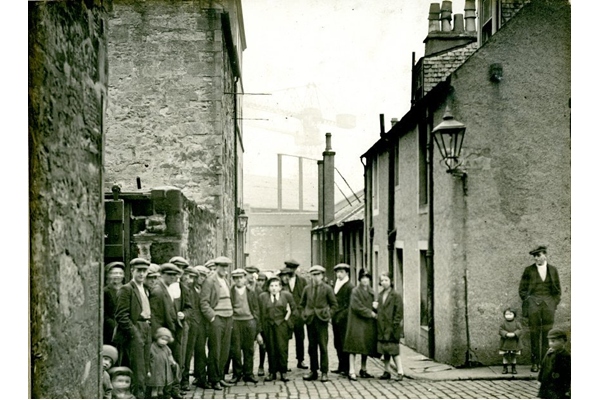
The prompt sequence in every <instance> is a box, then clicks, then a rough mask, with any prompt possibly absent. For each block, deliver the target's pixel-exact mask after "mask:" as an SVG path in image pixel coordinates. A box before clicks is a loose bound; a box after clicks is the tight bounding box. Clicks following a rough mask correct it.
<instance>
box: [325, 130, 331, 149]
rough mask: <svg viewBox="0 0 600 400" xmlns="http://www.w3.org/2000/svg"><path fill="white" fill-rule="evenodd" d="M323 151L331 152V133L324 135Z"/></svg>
mask: <svg viewBox="0 0 600 400" xmlns="http://www.w3.org/2000/svg"><path fill="white" fill-rule="evenodd" d="M325 151H331V132H327V133H326V134H325Z"/></svg>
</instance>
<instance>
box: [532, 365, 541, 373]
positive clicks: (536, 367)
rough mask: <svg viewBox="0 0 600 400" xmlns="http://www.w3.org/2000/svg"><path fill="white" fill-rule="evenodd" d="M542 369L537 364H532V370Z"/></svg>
mask: <svg viewBox="0 0 600 400" xmlns="http://www.w3.org/2000/svg"><path fill="white" fill-rule="evenodd" d="M539 370H540V369H539V367H538V365H537V364H533V365H532V366H531V372H538V371H539Z"/></svg>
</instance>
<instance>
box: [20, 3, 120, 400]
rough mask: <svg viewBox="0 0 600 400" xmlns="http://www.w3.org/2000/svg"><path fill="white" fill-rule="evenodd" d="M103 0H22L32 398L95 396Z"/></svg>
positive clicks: (103, 85)
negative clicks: (26, 90) (26, 55)
mask: <svg viewBox="0 0 600 400" xmlns="http://www.w3.org/2000/svg"><path fill="white" fill-rule="evenodd" d="M109 3H110V2H109V1H103V0H87V1H83V0H73V1H68V2H29V13H28V14H29V178H30V187H29V202H30V203H29V207H30V235H31V236H30V299H31V303H30V330H31V353H30V356H31V393H30V395H31V396H32V398H98V397H99V394H100V376H101V375H100V374H101V361H100V360H101V357H100V352H101V343H102V333H101V332H102V324H101V297H100V295H101V293H100V292H101V291H100V284H101V282H102V276H101V274H102V268H101V263H102V258H103V245H104V243H103V233H104V211H103V206H102V197H103V183H102V182H103V166H102V163H103V118H104V117H103V115H104V105H105V103H106V92H107V77H108V70H107V68H108V66H107V61H106V60H107V52H106V48H107V43H106V13H105V6H107V5H108V4H109Z"/></svg>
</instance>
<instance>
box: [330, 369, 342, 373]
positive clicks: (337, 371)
mask: <svg viewBox="0 0 600 400" xmlns="http://www.w3.org/2000/svg"><path fill="white" fill-rule="evenodd" d="M331 372H332V373H334V374H342V373H343V372H344V371H342V370H341V369H334V370H333V371H331Z"/></svg>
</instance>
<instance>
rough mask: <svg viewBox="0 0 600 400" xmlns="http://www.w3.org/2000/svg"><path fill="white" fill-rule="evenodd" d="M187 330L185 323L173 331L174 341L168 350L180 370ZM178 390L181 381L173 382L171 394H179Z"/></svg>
mask: <svg viewBox="0 0 600 400" xmlns="http://www.w3.org/2000/svg"><path fill="white" fill-rule="evenodd" d="M188 330H189V326H188V324H187V322H185V323H184V324H183V327H181V328H178V329H176V330H175V333H174V334H173V338H174V339H175V340H173V342H171V343H169V348H170V349H171V352H172V353H173V358H174V359H175V362H176V363H177V365H179V367H180V368H181V366H182V365H183V364H184V362H185V346H186V344H187V343H186V342H187V336H188ZM180 389H181V379H175V381H174V382H173V384H172V385H171V393H173V394H179V391H180Z"/></svg>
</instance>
